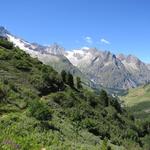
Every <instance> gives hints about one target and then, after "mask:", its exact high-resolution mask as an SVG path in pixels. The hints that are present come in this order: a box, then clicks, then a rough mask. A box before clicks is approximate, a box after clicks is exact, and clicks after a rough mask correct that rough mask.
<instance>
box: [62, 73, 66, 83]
mask: <svg viewBox="0 0 150 150" xmlns="http://www.w3.org/2000/svg"><path fill="white" fill-rule="evenodd" d="M61 78H62V80H63V82H65V83H66V78H67V73H66V71H65V70H62V71H61Z"/></svg>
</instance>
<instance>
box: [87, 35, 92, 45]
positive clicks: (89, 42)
mask: <svg viewBox="0 0 150 150" xmlns="http://www.w3.org/2000/svg"><path fill="white" fill-rule="evenodd" d="M85 41H86V42H87V43H88V44H92V43H93V40H92V38H91V37H90V36H86V37H85Z"/></svg>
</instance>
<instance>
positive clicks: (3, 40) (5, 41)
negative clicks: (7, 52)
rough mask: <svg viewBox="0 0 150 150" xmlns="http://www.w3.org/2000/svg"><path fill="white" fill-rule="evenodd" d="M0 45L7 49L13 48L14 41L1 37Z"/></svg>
mask: <svg viewBox="0 0 150 150" xmlns="http://www.w3.org/2000/svg"><path fill="white" fill-rule="evenodd" d="M0 46H2V47H4V48H7V49H12V48H13V43H11V42H9V41H7V40H5V39H0Z"/></svg>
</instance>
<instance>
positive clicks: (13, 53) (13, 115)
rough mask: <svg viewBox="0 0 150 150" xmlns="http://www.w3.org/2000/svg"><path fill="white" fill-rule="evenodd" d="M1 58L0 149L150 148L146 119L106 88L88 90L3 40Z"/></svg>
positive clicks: (145, 149)
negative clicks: (141, 117) (126, 107)
mask: <svg viewBox="0 0 150 150" xmlns="http://www.w3.org/2000/svg"><path fill="white" fill-rule="evenodd" d="M6 42H7V41H6ZM2 47H4V48H2ZM0 62H1V63H0V131H1V134H0V149H2V150H16V149H20V150H30V149H31V150H40V149H42V148H45V149H46V150H49V149H50V150H55V149H61V150H70V149H71V150H72V149H75V150H91V149H92V150H115V149H120V150H141V149H142V150H148V149H149V148H150V145H149V140H150V136H149V135H150V130H149V129H150V128H149V127H150V122H148V121H147V122H141V121H140V120H136V119H135V118H134V116H133V115H131V114H130V113H129V112H128V111H127V110H126V109H125V108H123V107H121V105H120V103H119V101H118V99H116V98H114V97H111V96H110V95H108V94H107V93H106V92H105V91H104V90H102V91H99V92H93V91H89V90H86V89H84V88H83V87H82V84H81V80H80V79H79V78H76V79H75V78H74V77H73V76H72V75H71V74H70V73H66V72H62V73H61V74H60V75H59V74H58V73H57V72H56V71H55V70H53V68H51V67H50V66H46V65H44V64H42V63H41V62H40V61H38V60H37V59H35V58H31V57H30V56H29V55H28V54H26V53H25V52H23V51H22V50H20V49H18V48H14V47H12V48H6V47H5V46H4V45H2V44H1V48H0Z"/></svg>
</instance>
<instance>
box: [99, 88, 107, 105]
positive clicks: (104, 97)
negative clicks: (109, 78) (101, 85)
mask: <svg viewBox="0 0 150 150" xmlns="http://www.w3.org/2000/svg"><path fill="white" fill-rule="evenodd" d="M100 99H101V100H102V101H103V103H104V105H105V106H106V107H107V106H108V105H109V97H108V95H107V92H106V91H105V90H101V92H100Z"/></svg>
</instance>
